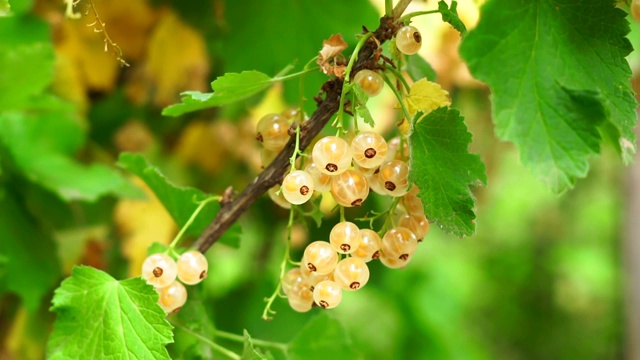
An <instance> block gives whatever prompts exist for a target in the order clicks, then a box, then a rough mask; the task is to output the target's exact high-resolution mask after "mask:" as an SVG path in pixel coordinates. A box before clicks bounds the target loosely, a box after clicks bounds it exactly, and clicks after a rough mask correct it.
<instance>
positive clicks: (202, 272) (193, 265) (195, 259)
mask: <svg viewBox="0 0 640 360" xmlns="http://www.w3.org/2000/svg"><path fill="white" fill-rule="evenodd" d="M177 265H178V279H180V281H182V282H183V283H185V284H187V285H195V284H197V283H199V282H200V281H202V280H204V278H206V277H207V271H208V270H209V264H208V262H207V258H206V257H205V256H204V255H202V253H201V252H200V251H198V250H190V251H187V252H185V253H183V254H182V255H180V257H179V258H178V262H177Z"/></svg>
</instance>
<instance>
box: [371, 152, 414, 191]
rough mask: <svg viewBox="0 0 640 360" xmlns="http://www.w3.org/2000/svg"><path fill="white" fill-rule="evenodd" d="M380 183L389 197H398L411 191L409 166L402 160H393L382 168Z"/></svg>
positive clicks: (379, 175) (379, 176) (379, 174)
mask: <svg viewBox="0 0 640 360" xmlns="http://www.w3.org/2000/svg"><path fill="white" fill-rule="evenodd" d="M378 178H379V179H380V183H381V184H382V186H384V188H385V189H386V191H387V194H388V195H391V196H394V197H398V196H402V195H404V194H406V193H407V191H408V190H409V165H407V163H406V162H404V161H400V160H391V161H389V162H386V163H384V164H382V166H380V172H379V173H378Z"/></svg>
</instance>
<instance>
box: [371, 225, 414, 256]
mask: <svg viewBox="0 0 640 360" xmlns="http://www.w3.org/2000/svg"><path fill="white" fill-rule="evenodd" d="M380 248H381V250H382V252H383V253H384V254H385V255H386V256H387V257H389V258H395V259H398V260H402V261H405V262H407V261H408V260H409V258H410V257H411V256H412V255H413V253H415V251H416V249H417V248H418V240H417V239H416V236H415V235H414V234H413V233H412V232H411V230H409V229H407V228H405V227H396V228H393V229H391V230H389V231H387V232H386V233H385V234H384V236H383V237H382V244H381V246H380Z"/></svg>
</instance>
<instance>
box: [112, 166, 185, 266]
mask: <svg viewBox="0 0 640 360" xmlns="http://www.w3.org/2000/svg"><path fill="white" fill-rule="evenodd" d="M135 183H136V184H138V185H139V186H140V187H141V188H142V189H143V190H144V192H145V194H146V195H147V199H146V200H121V201H120V202H118V204H117V205H116V209H115V214H114V218H115V223H116V225H117V227H118V230H119V232H120V234H121V237H122V239H123V245H122V251H123V255H124V256H125V257H126V258H127V259H129V272H128V273H129V276H140V269H141V268H142V262H143V261H144V259H145V258H146V257H147V248H148V247H149V246H150V245H151V244H152V243H154V242H158V243H161V244H169V242H170V241H171V239H172V238H173V236H174V235H175V233H176V225H175V222H174V221H173V219H172V218H171V216H170V215H169V213H168V212H167V210H166V209H165V208H164V206H163V205H162V203H161V202H160V201H159V200H158V198H157V197H156V196H155V195H154V194H153V192H152V191H151V190H149V188H148V187H147V186H146V185H145V184H144V183H143V182H142V181H141V180H140V179H137V178H136V179H135Z"/></svg>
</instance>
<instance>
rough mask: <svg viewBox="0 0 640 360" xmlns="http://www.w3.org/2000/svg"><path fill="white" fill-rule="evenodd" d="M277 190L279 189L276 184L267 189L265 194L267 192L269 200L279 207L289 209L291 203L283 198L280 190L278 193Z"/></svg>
mask: <svg viewBox="0 0 640 360" xmlns="http://www.w3.org/2000/svg"><path fill="white" fill-rule="evenodd" d="M278 190H280V185H276V186H274V187H272V188H271V189H269V191H267V194H269V197H270V198H271V200H272V201H273V202H274V203H276V204H277V205H278V206H280V207H281V208H283V209H291V203H290V202H289V201H287V199H285V198H284V195H282V191H280V192H279V193H278Z"/></svg>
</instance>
